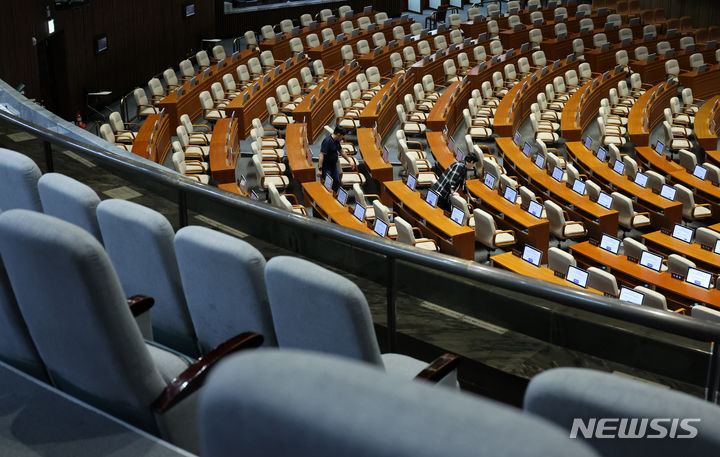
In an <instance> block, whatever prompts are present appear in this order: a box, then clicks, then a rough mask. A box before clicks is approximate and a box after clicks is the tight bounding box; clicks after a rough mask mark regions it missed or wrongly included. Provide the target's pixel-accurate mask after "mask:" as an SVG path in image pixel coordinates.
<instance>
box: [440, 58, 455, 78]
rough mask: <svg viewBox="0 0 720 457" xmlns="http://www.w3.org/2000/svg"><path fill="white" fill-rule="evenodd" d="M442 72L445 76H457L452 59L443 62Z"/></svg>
mask: <svg viewBox="0 0 720 457" xmlns="http://www.w3.org/2000/svg"><path fill="white" fill-rule="evenodd" d="M443 71H444V72H445V75H447V76H455V75H457V68H456V67H455V62H454V61H453V60H452V59H448V60H446V61H445V62H443Z"/></svg>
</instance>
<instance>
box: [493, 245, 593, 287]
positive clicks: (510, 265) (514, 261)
mask: <svg viewBox="0 0 720 457" xmlns="http://www.w3.org/2000/svg"><path fill="white" fill-rule="evenodd" d="M490 260H491V261H492V264H493V266H495V267H498V268H502V269H504V270H509V271H512V272H513V273H517V274H519V275H523V276H528V277H530V278H535V279H541V280H543V281H547V282H551V283H553V284H556V285H559V286H565V287H571V288H573V289H579V290H584V291H586V292H591V293H593V294H599V295H603V293H602V292H600V291H599V290H596V289H592V288H590V287H588V288H587V289H583V288H582V287H580V286H578V285H576V284H573V283H571V282H570V281H568V280H566V279H563V278H560V277H559V276H555V272H554V271H553V270H551V269H549V268H548V267H545V266H543V265H540V266H539V267H536V266H535V265H532V264H530V263H529V262H526V261H524V260H523V259H522V258H520V257H518V256H516V255H515V254H513V253H512V252H506V253H504V254H498V255H494V256H492V257H490Z"/></svg>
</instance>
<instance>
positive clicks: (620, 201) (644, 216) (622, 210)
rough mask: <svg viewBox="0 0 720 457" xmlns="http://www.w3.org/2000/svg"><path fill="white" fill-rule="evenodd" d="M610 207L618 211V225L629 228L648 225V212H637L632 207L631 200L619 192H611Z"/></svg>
mask: <svg viewBox="0 0 720 457" xmlns="http://www.w3.org/2000/svg"><path fill="white" fill-rule="evenodd" d="M612 198H613V200H612V209H614V210H617V212H618V223H619V224H620V226H622V227H624V228H626V229H628V230H630V229H633V228H639V227H645V226H647V225H650V214H649V213H648V212H642V213H638V212H636V211H635V210H634V208H633V201H632V200H630V198H628V197H626V196H625V195H623V194H621V193H619V192H613V193H612Z"/></svg>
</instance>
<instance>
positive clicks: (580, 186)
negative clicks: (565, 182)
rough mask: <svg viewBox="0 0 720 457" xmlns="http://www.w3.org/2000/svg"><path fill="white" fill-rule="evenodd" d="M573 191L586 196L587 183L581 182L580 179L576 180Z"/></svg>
mask: <svg viewBox="0 0 720 457" xmlns="http://www.w3.org/2000/svg"><path fill="white" fill-rule="evenodd" d="M572 190H574V191H575V192H576V193H577V194H579V195H585V183H584V182H582V181H580V180H579V179H576V180H575V181H573V185H572Z"/></svg>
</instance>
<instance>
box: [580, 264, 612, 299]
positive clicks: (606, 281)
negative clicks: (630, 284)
mask: <svg viewBox="0 0 720 457" xmlns="http://www.w3.org/2000/svg"><path fill="white" fill-rule="evenodd" d="M587 272H588V281H587V286H588V287H590V288H592V289H596V290H599V291H600V292H603V293H604V294H606V295H610V296H612V297H616V298H617V297H618V296H619V295H620V289H619V288H618V285H617V280H616V279H615V276H613V275H612V274H611V273H608V272H607V271H605V270H601V269H600V268H595V267H589V268H588V269H587Z"/></svg>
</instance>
